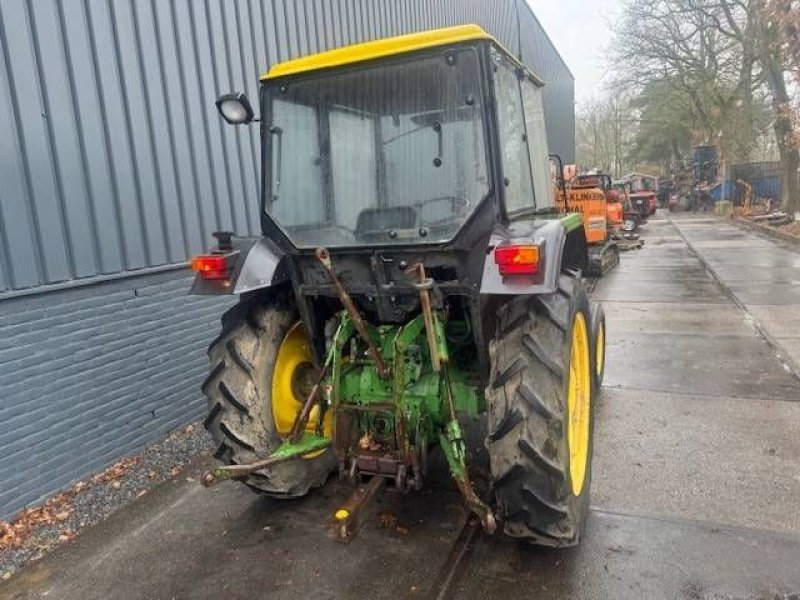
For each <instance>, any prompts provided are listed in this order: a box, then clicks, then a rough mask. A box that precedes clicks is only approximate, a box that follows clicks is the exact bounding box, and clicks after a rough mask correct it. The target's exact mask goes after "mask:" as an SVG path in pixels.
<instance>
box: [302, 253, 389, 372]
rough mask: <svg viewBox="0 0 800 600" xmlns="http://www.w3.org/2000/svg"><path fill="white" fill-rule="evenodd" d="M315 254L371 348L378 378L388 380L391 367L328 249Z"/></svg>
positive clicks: (359, 332)
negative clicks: (334, 264) (337, 271)
mask: <svg viewBox="0 0 800 600" xmlns="http://www.w3.org/2000/svg"><path fill="white" fill-rule="evenodd" d="M315 254H316V257H317V259H319V262H321V263H322V266H323V267H325V270H326V271H328V275H330V276H331V280H332V281H333V285H334V287H335V288H336V293H337V294H339V301H340V302H341V303H342V306H344V308H345V310H346V311H347V314H349V315H350V318H351V319H352V320H353V325H355V328H356V331H358V335H359V337H360V338H361V339H362V340H363V342H364V343H365V344H366V345H367V347H368V348H369V353H370V356H372V360H374V361H375V366H376V367H377V369H378V376H379V377H380V378H381V379H388V378H389V367H388V366H387V365H386V361H384V360H383V356H381V352H380V350H379V349H378V347H377V346H376V345H375V342H374V340H373V339H372V336H370V334H369V330H368V329H367V323H366V321H364V318H363V317H362V316H361V313H359V312H358V309H357V308H356V305H355V304H354V303H353V299H352V298H351V297H350V294H348V293H347V290H345V289H344V286H343V285H342V282H341V280H340V279H339V276H338V275H337V274H336V271H334V270H333V264H332V263H331V255H330V253H329V252H328V250H327V248H317V250H316V252H315Z"/></svg>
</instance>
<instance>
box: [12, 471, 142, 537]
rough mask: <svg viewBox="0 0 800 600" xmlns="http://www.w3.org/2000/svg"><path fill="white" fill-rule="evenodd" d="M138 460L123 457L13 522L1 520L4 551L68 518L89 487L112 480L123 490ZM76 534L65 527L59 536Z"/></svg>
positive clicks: (21, 513) (112, 484) (113, 484)
mask: <svg viewBox="0 0 800 600" xmlns="http://www.w3.org/2000/svg"><path fill="white" fill-rule="evenodd" d="M138 462H139V457H137V456H129V457H126V458H123V459H122V460H120V461H119V462H116V463H114V464H113V465H111V466H110V467H109V468H108V469H106V470H105V471H103V472H101V473H98V474H97V475H94V476H93V477H91V478H90V479H89V481H88V482H86V481H79V482H77V483H76V484H75V485H73V486H72V487H71V488H70V489H68V490H66V491H64V492H61V493H60V494H58V495H57V496H54V497H53V498H50V499H49V500H48V501H47V502H45V503H44V504H42V505H41V506H35V507H32V508H28V509H25V510H23V511H21V512H20V513H18V514H17V515H16V516H15V517H14V518H13V519H12V520H11V522H8V521H0V550H1V549H5V548H16V547H18V546H21V545H22V544H23V543H24V542H25V540H26V539H28V537H29V536H30V535H31V533H33V531H34V530H35V529H36V528H37V527H39V526H40V525H57V524H59V523H63V522H64V521H66V520H67V519H68V518H69V516H70V515H71V514H72V512H73V510H74V509H73V508H72V507H71V506H70V505H69V503H70V501H71V500H72V499H73V498H74V497H75V496H76V495H78V494H80V493H81V492H83V491H84V490H86V489H88V488H89V487H91V486H93V485H99V484H101V483H108V482H110V483H111V486H112V487H113V488H115V489H119V488H120V487H121V484H120V482H119V481H118V479H120V478H121V477H123V476H124V475H125V474H126V473H127V472H128V470H129V469H130V468H131V467H132V466H133V465H135V464H137V463H138ZM140 495H141V494H140ZM73 537H75V532H74V531H72V530H70V529H65V530H64V531H62V532H61V534H60V535H59V538H58V539H59V540H61V541H68V540H71V539H72V538H73Z"/></svg>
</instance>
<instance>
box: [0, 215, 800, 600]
mask: <svg viewBox="0 0 800 600" xmlns="http://www.w3.org/2000/svg"><path fill="white" fill-rule="evenodd" d="M644 237H645V239H646V245H645V248H644V249H642V250H640V251H633V252H628V253H625V254H623V256H622V262H621V265H620V267H619V268H618V269H617V270H616V271H615V272H613V273H610V274H608V275H607V276H606V277H605V278H604V279H603V280H601V281H600V282H598V285H597V287H596V289H595V292H594V295H595V297H596V298H598V299H600V300H602V301H603V303H604V307H605V310H606V315H607V319H608V340H609V341H608V343H609V347H608V364H607V371H606V382H605V386H604V389H603V392H602V396H601V398H600V400H599V402H598V406H597V421H596V427H597V429H596V434H595V457H594V481H593V484H592V486H593V487H592V506H593V510H592V514H591V517H590V520H589V523H588V526H587V530H586V532H585V537H584V540H583V543H582V545H581V546H580V547H579V548H576V549H571V550H566V551H554V550H542V549H536V548H531V547H528V546H525V545H521V544H518V543H514V542H511V541H509V540H506V539H503V538H502V537H499V536H496V537H494V538H488V537H485V536H478V538H477V539H476V542H475V543H474V545H473V546H472V548H471V549H470V551H469V553H468V554H467V556H466V558H465V560H464V561H462V563H461V566H460V568H459V570H458V572H457V573H456V578H455V580H454V583H453V585H452V587H451V589H450V597H452V598H502V599H503V600H511V599H515V598H615V599H616V598H636V599H639V598H687V599H702V598H730V599H744V598H763V599H765V600H766V599H774V598H800V379H798V377H797V376H796V374H795V373H794V372H793V371H796V370H797V365H798V363H800V247H791V246H788V245H784V244H781V243H779V242H776V241H773V240H771V239H767V238H762V237H758V236H756V235H754V234H752V233H748V232H745V231H743V230H740V229H738V228H737V227H735V226H734V225H731V224H729V223H727V222H723V221H718V220H715V219H712V218H701V217H692V216H689V215H685V216H684V215H679V216H677V217H675V219H674V221H673V222H671V221H670V220H667V219H665V218H659V219H653V220H651V221H650V223H649V224H648V226H647V231H646V233H645V235H644ZM207 463H208V459H207V458H202V457H201V458H199V459H198V461H197V462H196V463H195V464H194V465H193V466H192V467H191V468H190V469H189V470H188V471H187V472H186V473H184V474H183V475H182V476H180V477H178V478H176V479H174V480H173V481H171V482H167V483H166V484H164V485H163V486H161V488H159V489H158V490H157V491H156V492H154V493H152V494H148V495H147V496H145V497H144V498H142V499H140V500H138V501H136V502H135V503H134V504H133V505H131V506H130V507H129V508H127V509H125V510H123V511H121V512H119V513H117V514H116V515H114V516H113V517H112V518H111V519H109V520H108V521H107V522H105V523H103V524H100V525H98V526H96V527H94V528H91V529H90V530H88V531H86V532H85V533H83V534H82V535H81V536H79V537H78V538H77V539H76V540H75V541H74V542H73V543H70V544H67V545H65V546H63V547H61V548H60V549H59V550H57V551H56V552H54V553H53V554H52V555H51V556H49V557H47V558H45V559H43V560H41V561H39V562H37V563H35V564H32V565H29V567H28V568H26V569H23V570H22V571H21V572H20V573H19V574H17V575H15V576H14V577H13V578H12V579H11V580H10V581H9V582H5V583H0V597H2V598H6V597H8V598H40V597H48V598H58V599H62V598H63V599H75V600H78V599H81V600H83V599H89V598H153V599H156V598H159V599H160V598H220V597H224V598H258V597H270V598H292V599H300V598H311V597H314V598H318V599H321V598H358V599H361V598H370V599H371V598H406V597H409V598H425V597H427V594H428V589H429V586H430V584H431V581H432V580H433V579H434V578H435V577H436V575H437V573H438V572H439V570H440V568H441V566H442V565H443V564H444V562H445V560H446V557H447V554H448V552H449V550H450V548H451V547H452V545H453V543H454V541H455V539H456V537H457V536H458V533H459V530H460V527H461V525H462V523H463V519H464V512H463V509H462V508H461V503H460V500H459V497H458V495H457V493H456V492H455V490H454V489H453V488H452V487H451V486H450V484H449V482H448V481H447V478H446V477H444V476H442V477H441V478H440V479H439V481H437V482H434V484H433V485H434V489H429V490H426V491H423V492H421V493H419V494H415V495H412V496H410V497H407V498H400V497H398V496H396V495H394V494H391V493H385V494H384V495H383V496H382V497H381V498H380V499H379V501H378V502H377V503H376V505H375V506H374V509H373V510H372V512H371V513H370V514H369V515H368V519H367V522H366V524H365V526H364V528H363V529H362V531H361V533H360V535H359V537H358V538H357V539H356V540H354V541H353V542H352V543H350V544H349V545H347V546H344V545H341V544H339V543H337V542H335V541H334V540H333V539H331V538H330V537H329V536H328V534H327V531H326V527H325V521H326V519H327V518H328V517H329V515H330V512H331V509H332V508H333V507H334V506H335V505H336V503H337V502H338V501H340V500H341V499H343V498H344V497H346V495H347V490H346V489H345V488H344V487H341V486H340V485H339V484H338V483H332V484H331V485H329V486H327V487H326V488H325V489H324V490H323V491H322V492H320V493H316V494H312V495H311V496H310V497H308V498H307V499H305V500H302V501H298V502H276V501H270V500H268V499H264V498H260V497H257V496H255V495H253V494H251V493H250V492H249V491H247V490H246V489H244V488H242V487H241V486H235V485H224V484H223V485H221V486H219V487H218V488H215V489H213V490H205V489H202V488H201V487H200V486H199V485H198V483H197V481H196V475H197V473H198V472H199V471H200V470H201V469H202V468H203V466H204V465H205V464H207ZM187 478H191V479H195V480H193V481H189V480H187ZM381 512H383V513H384V514H392V515H393V516H394V517H396V519H397V524H398V525H394V524H392V526H390V527H386V528H381V526H380V518H379V514H380V513H381Z"/></svg>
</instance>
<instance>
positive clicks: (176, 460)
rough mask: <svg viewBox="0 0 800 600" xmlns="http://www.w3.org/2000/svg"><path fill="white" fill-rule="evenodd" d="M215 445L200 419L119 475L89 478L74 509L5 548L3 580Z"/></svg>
mask: <svg viewBox="0 0 800 600" xmlns="http://www.w3.org/2000/svg"><path fill="white" fill-rule="evenodd" d="M213 448H214V446H213V443H212V441H211V437H210V436H209V435H208V432H207V431H206V430H205V429H203V426H202V425H201V424H200V423H195V424H193V425H189V426H188V427H186V428H184V429H180V430H177V431H174V432H172V433H171V434H169V435H168V436H167V437H166V438H164V439H163V440H161V441H159V442H157V443H155V444H152V445H150V446H148V447H146V448H145V449H144V450H142V451H141V452H140V453H139V454H137V455H134V459H136V460H137V462H136V463H135V464H133V465H131V466H129V467H127V470H126V472H125V474H124V475H122V476H121V477H119V478H115V479H113V480H111V481H106V480H102V479H100V478H98V477H95V478H94V480H93V479H92V477H87V478H86V480H85V482H84V484H83V485H85V487H84V488H83V489H82V490H81V491H80V492H78V493H77V494H75V496H74V497H72V498H70V499H69V500H68V501H67V503H66V504H65V508H67V509H72V512H71V513H70V514H69V516H68V517H67V518H66V519H65V520H63V521H61V522H53V523H49V524H41V525H38V526H36V527H35V528H34V529H33V531H32V532H31V533H30V535H29V536H27V537H26V538H25V540H24V541H23V542H22V544H21V545H19V546H16V547H10V548H7V547H0V580H4V579H8V578H9V577H11V574H12V573H13V572H14V571H16V570H17V569H19V568H20V567H21V566H22V565H24V564H25V563H27V562H28V561H32V560H37V559H39V558H41V557H42V556H44V555H45V554H46V553H47V552H49V551H50V550H52V549H53V548H55V547H56V546H57V545H58V544H60V543H64V542H66V541H69V540H70V539H72V538H73V537H74V536H75V535H76V534H77V533H79V532H80V531H81V530H82V529H84V528H85V527H89V526H91V525H94V524H95V523H99V522H100V521H103V520H105V519H107V518H108V517H109V515H111V514H112V513H114V512H116V511H117V510H119V509H120V508H123V507H125V506H126V505H127V504H129V503H130V502H132V501H133V500H135V499H136V498H138V497H140V496H143V495H144V494H146V493H147V492H148V490H150V489H152V488H153V487H155V486H156V485H158V484H159V483H161V482H162V481H165V480H167V479H169V478H170V477H173V476H175V475H177V474H178V473H179V472H180V470H181V469H182V468H183V467H184V466H186V464H187V463H188V462H189V460H191V459H192V458H193V457H194V456H196V455H197V454H200V453H202V452H211V451H213ZM126 458H127V457H126ZM78 486H79V487H81V484H78Z"/></svg>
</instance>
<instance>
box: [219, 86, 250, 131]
mask: <svg viewBox="0 0 800 600" xmlns="http://www.w3.org/2000/svg"><path fill="white" fill-rule="evenodd" d="M216 105H217V110H218V111H219V114H221V115H222V118H223V119H225V121H227V122H228V123H229V124H231V125H244V124H245V123H249V122H250V121H252V120H253V117H254V116H255V113H253V108H252V106H250V101H249V100H248V99H247V96H246V95H245V94H243V93H242V92H232V93H230V94H224V95H222V96H220V97H219V98H218V99H217V102H216Z"/></svg>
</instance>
